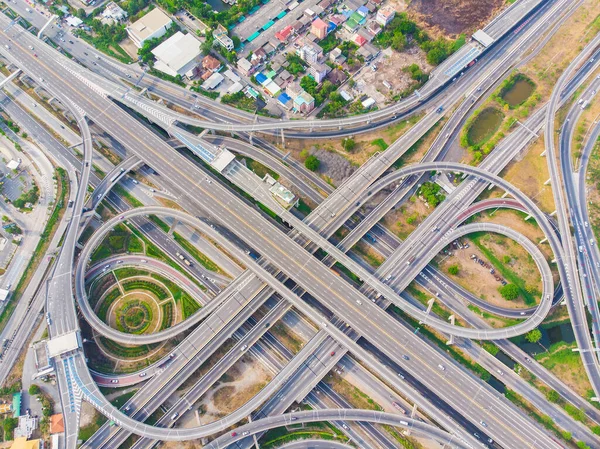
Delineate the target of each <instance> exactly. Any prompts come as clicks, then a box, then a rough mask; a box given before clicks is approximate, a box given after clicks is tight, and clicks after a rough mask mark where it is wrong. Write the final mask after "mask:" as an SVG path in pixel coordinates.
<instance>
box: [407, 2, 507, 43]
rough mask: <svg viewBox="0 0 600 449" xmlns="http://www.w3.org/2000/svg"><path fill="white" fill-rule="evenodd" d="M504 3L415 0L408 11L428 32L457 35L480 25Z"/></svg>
mask: <svg viewBox="0 0 600 449" xmlns="http://www.w3.org/2000/svg"><path fill="white" fill-rule="evenodd" d="M504 6H505V1H504V0H487V1H481V0H412V1H411V2H410V6H409V7H408V10H409V12H410V13H411V14H412V15H414V16H415V17H417V18H418V19H419V22H420V24H421V25H422V26H424V28H425V29H426V30H427V31H431V32H433V34H436V35H437V34H440V33H443V34H445V35H450V36H456V35H458V34H461V33H469V34H471V33H472V32H474V31H476V30H477V29H478V28H481V26H482V25H483V24H485V23H487V22H489V21H490V19H491V18H492V17H493V16H495V15H496V14H497V13H498V12H499V11H500V10H501V9H502V8H503V7H504Z"/></svg>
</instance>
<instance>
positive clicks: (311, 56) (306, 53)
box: [296, 44, 323, 64]
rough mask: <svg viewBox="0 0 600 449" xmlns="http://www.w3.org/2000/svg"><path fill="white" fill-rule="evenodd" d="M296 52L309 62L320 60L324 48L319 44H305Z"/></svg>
mask: <svg viewBox="0 0 600 449" xmlns="http://www.w3.org/2000/svg"><path fill="white" fill-rule="evenodd" d="M296 53H297V54H298V56H300V58H302V60H303V61H306V62H308V63H309V64H312V63H315V62H318V61H319V59H321V57H322V56H323V49H322V48H321V47H319V46H318V45H314V44H305V45H303V46H302V47H300V48H299V49H298V50H296Z"/></svg>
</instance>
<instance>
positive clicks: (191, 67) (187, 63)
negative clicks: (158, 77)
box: [152, 31, 201, 78]
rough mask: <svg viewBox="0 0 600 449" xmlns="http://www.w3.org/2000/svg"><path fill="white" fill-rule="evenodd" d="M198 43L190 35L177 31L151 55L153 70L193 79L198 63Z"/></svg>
mask: <svg viewBox="0 0 600 449" xmlns="http://www.w3.org/2000/svg"><path fill="white" fill-rule="evenodd" d="M200 53H201V52H200V41H198V40H197V39H196V38H195V37H194V36H193V35H192V34H191V33H188V34H183V33H182V32H181V31H178V32H177V33H175V34H174V35H173V36H171V37H170V38H169V39H167V40H166V41H164V42H163V43H162V44H160V45H159V46H158V47H156V48H155V49H154V50H152V54H153V55H154V56H155V57H156V62H155V63H154V68H155V69H156V70H160V71H161V72H163V73H166V74H167V75H171V76H177V75H181V76H187V77H188V78H193V77H194V75H195V74H196V73H195V70H196V68H197V67H198V63H199V61H200Z"/></svg>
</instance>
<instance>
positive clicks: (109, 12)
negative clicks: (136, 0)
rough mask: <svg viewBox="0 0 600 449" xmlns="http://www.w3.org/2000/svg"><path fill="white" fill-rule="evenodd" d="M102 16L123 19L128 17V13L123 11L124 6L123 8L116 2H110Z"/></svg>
mask: <svg viewBox="0 0 600 449" xmlns="http://www.w3.org/2000/svg"><path fill="white" fill-rule="evenodd" d="M102 17H104V18H105V19H113V20H117V21H121V20H123V19H125V18H127V13H126V12H125V11H123V8H121V7H120V6H119V5H117V4H116V3H115V2H110V3H109V4H108V5H106V8H104V11H102Z"/></svg>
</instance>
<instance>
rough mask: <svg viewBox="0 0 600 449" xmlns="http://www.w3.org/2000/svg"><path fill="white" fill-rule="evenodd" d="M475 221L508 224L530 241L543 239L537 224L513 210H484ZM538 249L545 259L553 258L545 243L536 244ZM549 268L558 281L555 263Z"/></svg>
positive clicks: (548, 246)
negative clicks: (526, 219)
mask: <svg viewBox="0 0 600 449" xmlns="http://www.w3.org/2000/svg"><path fill="white" fill-rule="evenodd" d="M492 212H493V213H492ZM490 214H491V215H490ZM475 221H484V222H492V223H498V224H501V225H505V226H508V227H509V228H511V229H514V230H515V231H517V232H520V233H521V234H523V235H524V236H525V237H527V238H528V239H529V240H531V241H532V242H536V243H537V242H540V241H541V240H543V239H544V233H543V232H542V230H541V229H540V228H539V227H538V226H537V224H536V223H534V221H533V220H529V221H525V220H524V219H523V215H522V214H519V213H518V212H517V211H514V210H508V209H499V210H496V211H495V212H494V211H491V212H489V213H488V212H484V213H482V214H481V215H480V216H478V217H477V218H476V219H475ZM538 249H539V250H540V251H541V252H542V254H544V256H546V259H547V260H551V259H552V258H553V253H552V249H551V248H550V245H548V244H547V243H544V244H541V245H538ZM550 269H551V270H552V274H553V275H554V280H555V281H558V272H557V268H556V264H550Z"/></svg>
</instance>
